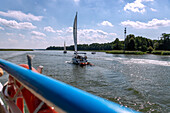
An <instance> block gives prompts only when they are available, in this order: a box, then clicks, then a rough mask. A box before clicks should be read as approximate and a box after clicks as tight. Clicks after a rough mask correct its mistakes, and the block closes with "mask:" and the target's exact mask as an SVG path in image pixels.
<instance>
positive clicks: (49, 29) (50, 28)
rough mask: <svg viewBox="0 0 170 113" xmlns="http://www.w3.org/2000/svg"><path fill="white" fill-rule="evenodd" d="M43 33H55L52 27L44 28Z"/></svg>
mask: <svg viewBox="0 0 170 113" xmlns="http://www.w3.org/2000/svg"><path fill="white" fill-rule="evenodd" d="M44 31H48V32H53V33H55V31H54V29H53V28H52V27H50V26H48V27H44Z"/></svg>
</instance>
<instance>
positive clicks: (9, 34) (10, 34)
mask: <svg viewBox="0 0 170 113" xmlns="http://www.w3.org/2000/svg"><path fill="white" fill-rule="evenodd" d="M6 35H8V36H13V35H15V34H14V33H6Z"/></svg>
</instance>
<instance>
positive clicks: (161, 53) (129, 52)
mask: <svg viewBox="0 0 170 113" xmlns="http://www.w3.org/2000/svg"><path fill="white" fill-rule="evenodd" d="M36 50H40V51H63V50H45V49H0V51H36ZM67 51H73V50H67ZM79 51H88V52H105V53H107V54H131V55H144V54H154V55H170V51H163V50H162V51H161V50H156V51H152V52H151V53H149V52H148V51H146V52H142V51H123V50H79Z"/></svg>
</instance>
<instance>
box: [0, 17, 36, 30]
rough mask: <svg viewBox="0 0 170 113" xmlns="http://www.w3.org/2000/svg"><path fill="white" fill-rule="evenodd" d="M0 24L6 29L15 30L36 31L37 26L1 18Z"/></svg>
mask: <svg viewBox="0 0 170 113" xmlns="http://www.w3.org/2000/svg"><path fill="white" fill-rule="evenodd" d="M0 24H1V25H4V26H6V27H10V28H14V29H35V28H37V27H36V26H34V25H32V23H29V22H20V23H18V22H16V21H15V20H6V19H2V18H0Z"/></svg>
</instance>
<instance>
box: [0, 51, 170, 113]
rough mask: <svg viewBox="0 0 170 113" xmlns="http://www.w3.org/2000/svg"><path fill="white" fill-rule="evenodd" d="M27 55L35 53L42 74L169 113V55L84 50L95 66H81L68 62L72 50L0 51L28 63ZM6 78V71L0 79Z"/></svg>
mask: <svg viewBox="0 0 170 113" xmlns="http://www.w3.org/2000/svg"><path fill="white" fill-rule="evenodd" d="M27 54H31V55H33V56H34V58H33V66H34V67H35V68H36V67H37V66H39V65H43V66H44V70H43V74H45V75H48V76H51V77H53V78H55V79H57V80H60V81H63V82H65V83H68V84H70V85H73V86H75V87H77V88H80V89H82V90H85V91H87V92H90V93H92V94H94V95H97V96H100V97H103V98H106V99H109V100H111V101H114V102H116V103H119V104H122V105H124V106H127V107H130V108H132V109H135V110H138V111H141V112H148V113H149V112H154V113H157V112H158V113H159V112H161V113H167V112H170V56H159V55H112V54H105V53H103V52H97V53H96V54H95V55H92V54H91V53H90V52H87V56H88V60H89V61H90V62H91V63H93V64H94V65H95V66H84V67H80V66H77V65H73V64H70V63H69V61H70V60H71V58H72V55H73V52H71V51H69V52H68V53H67V54H63V52H62V51H32V52H18V51H17V52H14V51H13V52H10V51H5V52H4V51H0V58H2V59H5V60H8V61H10V62H13V63H16V64H20V63H27V60H26V55H27ZM7 78H8V76H7V74H6V73H5V76H3V77H1V78H0V81H1V82H2V83H4V82H5V81H6V80H7Z"/></svg>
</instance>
